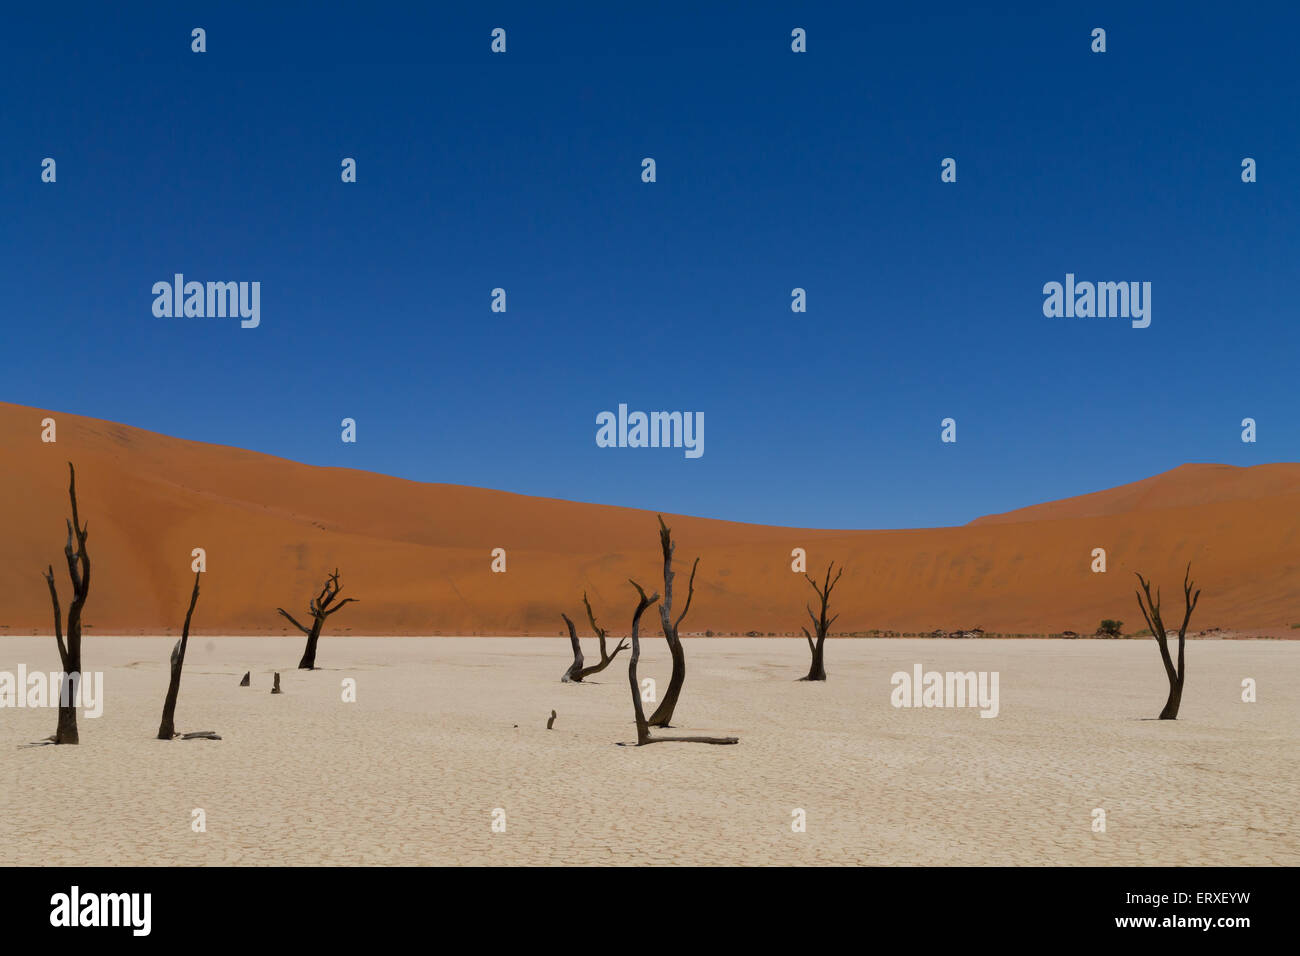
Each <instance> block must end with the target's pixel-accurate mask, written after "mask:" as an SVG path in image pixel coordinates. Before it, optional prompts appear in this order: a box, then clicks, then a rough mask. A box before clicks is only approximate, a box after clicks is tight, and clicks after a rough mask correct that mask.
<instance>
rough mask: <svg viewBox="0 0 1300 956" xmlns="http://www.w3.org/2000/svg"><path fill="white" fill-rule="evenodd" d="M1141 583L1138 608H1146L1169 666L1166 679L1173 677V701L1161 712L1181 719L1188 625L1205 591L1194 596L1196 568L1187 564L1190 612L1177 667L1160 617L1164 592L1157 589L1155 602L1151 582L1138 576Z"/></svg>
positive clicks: (1186, 614)
mask: <svg viewBox="0 0 1300 956" xmlns="http://www.w3.org/2000/svg"><path fill="white" fill-rule="evenodd" d="M1137 579H1138V583H1139V584H1141V585H1142V590H1141V591H1138V592H1135V593H1136V594H1137V599H1138V607H1139V608H1141V609H1142V616H1143V617H1144V618H1146V622H1147V627H1149V628H1150V629H1151V634H1152V635H1153V636H1154V637H1155V639H1156V643H1157V644H1158V645H1159V646H1160V660H1161V661H1163V662H1164V665H1165V676H1166V677H1168V678H1169V698H1168V699H1167V700H1166V701H1165V707H1164V710H1162V711H1160V719H1161V720H1177V719H1178V708H1179V706H1180V705H1181V704H1182V702H1183V679H1184V678H1185V677H1186V676H1187V672H1186V670H1185V669H1184V666H1183V644H1184V642H1185V640H1186V637H1187V623H1188V621H1190V620H1191V619H1192V611H1194V610H1196V602H1197V601H1199V600H1200V599H1201V591H1200V589H1199V588H1197V590H1196V593H1195V594H1193V593H1192V588H1193V587H1195V585H1194V584H1193V583H1192V565H1191V563H1190V562H1189V563H1188V565H1187V573H1186V574H1184V575H1183V600H1184V601H1185V602H1186V607H1187V610H1186V611H1185V612H1184V614H1183V624H1182V627H1180V628H1179V629H1178V666H1177V667H1176V668H1175V667H1174V662H1173V660H1172V658H1171V657H1170V656H1169V632H1168V631H1166V630H1165V622H1164V621H1163V620H1161V618H1160V589H1159V588H1156V597H1155V600H1154V601H1152V600H1151V583H1150V582H1149V581H1147V580H1146V579H1145V578H1143V577H1142V575H1141V574H1138V576H1137ZM1144 594H1145V595H1146V603H1143V595H1144Z"/></svg>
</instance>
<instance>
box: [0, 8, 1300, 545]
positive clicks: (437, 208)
mask: <svg viewBox="0 0 1300 956" xmlns="http://www.w3.org/2000/svg"><path fill="white" fill-rule="evenodd" d="M264 6H265V5H263V4H248V5H236V4H227V3H220V4H217V3H212V4H175V3H166V4H163V3H158V4H148V5H145V4H113V5H110V6H105V5H102V4H83V5H77V4H72V5H66V4H60V5H57V7H50V6H49V5H39V4H24V5H21V6H20V7H16V8H14V9H12V10H7V11H6V18H7V24H6V29H5V31H4V36H3V39H0V81H2V82H0V107H2V108H0V203H2V208H3V215H2V216H0V283H2V288H3V307H2V308H3V316H4V318H3V328H4V334H5V335H4V348H3V349H2V350H0V382H2V383H3V386H2V387H0V398H3V399H5V400H9V401H13V402H18V403H22V404H28V405H36V406H41V407H51V408H55V409H59V410H64V411H68V412H75V413H79V414H86V415H93V416H96V417H100V418H106V419H111V420H116V421H122V422H126V423H129V424H132V425H137V426H140V427H144V428H148V429H152V430H156V431H160V432H164V433H167V434H172V435H178V436H182V437H186V438H193V439H197V440H201V441H207V442H217V443H222V444H229V445H235V446H239V447H243V448H251V449H256V450H259V451H265V452H270V453H273V454H277V455H282V456H284V457H288V458H293V459H297V460H301V461H306V462H311V463H316V464H322V465H346V466H353V467H357V468H363V469H367V470H372V471H379V472H385V473H388V474H394V475H400V476H403V477H407V478H412V479H417V480H422V481H442V482H452V483H457V484H468V485H478V486H484V487H491V488H501V489H506V490H510V491H518V492H524V493H528V494H537V495H548V496H554V497H561V498H569V499H576V500H583V501H595V502H605V503H612V504H622V505H630V506H636V507H645V508H653V509H660V510H664V511H672V512H684V513H688V514H698V515H706V516H712V517H722V518H731V519H736V520H743V521H755V522H765V523H771V524H784V525H803V526H818V527H846V528H847V527H867V528H870V527H881V528H884V527H917V526H931V525H944V524H960V523H964V522H966V521H968V520H970V519H972V518H974V517H976V516H978V515H981V514H985V513H990V512H996V511H1002V510H1007V509H1010V508H1015V507H1020V506H1023V505H1027V504H1031V503H1034V502H1037V501H1043V500H1049V499H1053V498H1059V497H1064V496H1067V495H1073V494H1080V493H1084V492H1088V491H1092V490H1096V489H1099V488H1104V487H1109V486H1113V485H1116V484H1120V483H1123V482H1127V481H1133V480H1136V479H1139V478H1143V477H1146V476H1148V475H1151V474H1155V473H1157V472H1160V471H1164V470H1166V469H1169V468H1172V467H1174V466H1176V465H1179V464H1181V463H1183V462H1187V461H1218V462H1229V463H1234V464H1256V463H1260V462H1266V461H1283V460H1293V459H1295V458H1296V451H1295V449H1296V445H1297V440H1300V424H1298V423H1297V407H1296V402H1295V396H1296V382H1297V380H1298V378H1300V374H1298V370H1297V344H1300V343H1298V338H1300V333H1298V332H1297V324H1296V320H1297V314H1296V312H1297V310H1296V304H1297V295H1296V282H1297V280H1300V235H1298V234H1300V215H1298V213H1300V208H1298V204H1297V190H1298V189H1300V179H1298V177H1297V175H1296V172H1295V167H1296V165H1297V164H1298V163H1300V132H1298V128H1300V127H1298V126H1297V119H1298V118H1300V117H1298V113H1300V107H1297V103H1300V68H1298V67H1297V55H1296V49H1295V44H1296V42H1297V40H1296V37H1297V36H1300V14H1298V13H1296V12H1295V7H1294V5H1291V4H1281V3H1269V4H1252V5H1246V6H1242V5H1236V6H1233V5H1227V4H1216V5H1202V4H1185V3H1177V4H1173V3H1171V4H1163V5H1147V4H1142V5H1137V4H1130V3H1094V4H1080V3H1072V4H1060V5H1056V4H1024V5H1022V9H1021V10H1020V11H1019V12H1016V13H997V14H993V13H987V12H977V11H973V10H971V9H970V8H971V7H972V6H973V5H971V4H967V3H959V4H924V5H904V4H891V5H889V6H886V7H872V6H870V5H865V4H847V3H846V4H841V5H830V4H822V5H815V6H808V5H802V4H793V3H791V4H767V3H746V4H725V5H724V4H708V5H703V4H681V5H676V4H658V3H656V4H599V5H597V4H591V5H570V4H538V3H535V2H530V3H521V4H490V5H485V4H465V5H464V7H465V8H467V9H464V10H461V11H446V10H442V9H436V8H440V7H442V6H444V5H442V4H429V3H421V4H415V3H411V4H403V5H392V4H386V3H378V2H376V3H365V4H349V5H348V6H347V7H346V8H340V7H338V6H336V5H333V4H329V3H322V4H295V5H293V8H292V9H291V10H287V11H282V12H277V11H268V10H266V9H264V8H263V7H264ZM702 6H708V7H709V8H711V9H710V10H701V9H699V7H702ZM913 6H915V12H913V11H912V9H911V8H912V7H913ZM1139 6H1140V7H1141V9H1134V8H1136V7H1139ZM1215 7H1217V8H1218V9H1217V10H1216V9H1215ZM900 8H907V9H905V10H900ZM498 26H499V27H504V28H505V29H506V30H507V38H508V39H507V43H508V52H507V53H506V54H505V55H494V54H492V53H491V52H490V51H489V43H490V36H489V34H490V31H491V30H492V28H494V27H498ZM193 27H203V28H205V29H206V30H207V44H208V52H207V53H205V54H202V55H198V54H194V53H191V52H190V30H191V28H193ZM794 27H803V28H805V29H806V30H807V31H808V47H809V51H808V52H807V53H806V54H802V55H798V54H794V53H792V52H791V51H790V31H791V29H792V28H794ZM1094 27H1104V28H1105V29H1106V30H1107V47H1108V49H1107V52H1106V53H1105V54H1101V55H1098V54H1093V53H1092V52H1091V51H1090V43H1091V40H1090V32H1091V30H1092V29H1093V28H1094ZM46 156H50V157H54V158H55V159H56V160H57V163H58V167H57V172H58V181H57V183H55V184H53V185H49V184H44V183H42V182H41V181H40V163H41V160H42V159H43V158H44V157H46ZM345 156H350V157H355V158H356V160H357V162H358V182H357V183H355V184H348V185H345V184H343V183H342V182H340V177H339V173H340V162H341V160H342V158H343V157H345ZM646 156H651V157H654V158H655V159H656V161H657V164H658V181H657V182H656V183H653V184H644V183H642V182H641V179H640V171H641V167H640V163H641V160H642V158H643V157H646ZM947 156H951V157H954V158H955V159H956V160H957V162H958V181H957V183H956V184H943V183H941V182H940V178H939V173H940V160H941V159H942V158H944V157H947ZM1246 156H1250V157H1253V158H1255V159H1256V160H1257V162H1258V177H1259V181H1258V182H1257V183H1255V184H1252V185H1246V184H1243V183H1242V182H1241V177H1240V164H1241V160H1242V158H1243V157H1246ZM175 272H183V273H184V274H185V275H186V276H187V278H190V279H198V280H246V281H252V280H256V281H260V282H261V284H262V302H261V311H262V318H261V326H260V328H257V329H251V330H245V329H241V328H240V327H239V325H238V322H237V321H232V320H229V319H224V320H223V319H195V318H190V319H184V318H180V319H177V318H171V319H160V318H155V317H154V316H153V314H152V303H153V296H152V294H151V291H150V290H151V287H152V285H153V283H154V282H157V281H159V280H169V279H170V278H171V276H172V274H173V273H175ZM1066 272H1074V273H1075V274H1076V275H1077V276H1078V277H1079V278H1080V279H1092V280H1115V281H1119V280H1138V281H1150V282H1151V283H1152V286H1153V292H1152V298H1153V302H1152V305H1153V311H1152V324H1151V327H1150V328H1148V329H1145V330H1137V329H1133V328H1131V327H1130V326H1129V323H1128V322H1126V321H1124V320H1120V319H1049V318H1045V317H1044V316H1043V314H1042V302H1043V294H1042V291H1041V290H1042V286H1043V284H1044V283H1045V282H1048V281H1052V280H1056V281H1061V280H1063V279H1064V276H1065V273H1066ZM497 286H500V287H504V288H505V289H506V290H507V295H508V303H509V311H508V312H507V313H506V314H504V315H501V314H495V313H492V312H491V311H490V310H489V301H490V290H491V289H493V288H494V287H497ZM796 286H799V287H803V288H805V289H807V292H808V307H809V308H808V312H807V314H806V315H795V314H793V313H792V312H791V311H790V290H791V289H792V288H794V287H796ZM619 402H626V403H628V405H629V406H630V407H631V408H632V409H644V410H652V409H673V410H690V411H703V412H704V413H705V420H706V430H705V454H704V456H703V457H702V458H700V459H698V460H688V459H686V458H685V457H684V456H683V455H682V453H681V452H680V451H675V450H659V449H600V448H597V447H596V444H595V433H596V425H595V417H596V414H597V413H598V412H600V411H603V410H606V409H611V410H612V409H614V408H616V407H617V404H618V403H619ZM948 416H951V417H953V418H955V419H956V420H957V423H958V441H957V443H956V444H955V445H946V444H942V443H941V442H940V440H939V432H940V429H939V423H940V420H941V419H943V418H945V417H948ZM1247 416H1250V417H1253V418H1255V419H1256V420H1257V421H1258V423H1259V442H1258V443H1257V444H1254V445H1247V444H1243V443H1242V442H1241V440H1240V424H1239V423H1240V421H1241V419H1242V418H1243V417H1247ZM344 417H352V418H355V419H356V420H357V422H358V439H359V440H358V442H357V443H356V444H355V445H345V444H343V443H342V442H341V441H340V439H339V435H340V428H339V423H340V421H341V420H342V419H343V418H344Z"/></svg>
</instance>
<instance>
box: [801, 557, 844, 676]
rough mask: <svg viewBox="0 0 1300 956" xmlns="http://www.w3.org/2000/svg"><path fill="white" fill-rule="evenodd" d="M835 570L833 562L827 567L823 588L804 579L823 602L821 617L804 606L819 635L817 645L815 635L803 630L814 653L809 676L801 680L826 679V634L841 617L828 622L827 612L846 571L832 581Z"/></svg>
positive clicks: (810, 579) (809, 578)
mask: <svg viewBox="0 0 1300 956" xmlns="http://www.w3.org/2000/svg"><path fill="white" fill-rule="evenodd" d="M834 569H835V562H834V561H832V562H831V563H830V564H829V565H828V566H827V567H826V580H825V582H823V583H822V586H821V587H818V586H817V582H816V581H814V580H813V579H812V578H811V577H809V576H808V575H807V574H805V575H804V578H805V579H807V581H808V583H809V584H811V585H812V589H813V590H814V591H816V592H817V597H818V598H819V599H820V600H821V605H822V610H821V615H820V616H818V615H816V614H814V613H813V609H812V606H811V605H808V604H805V605H804V608H805V609H806V610H807V611H808V617H809V619H811V621H812V626H813V632H814V633H815V634H816V635H817V643H815V644H814V643H813V635H812V634H809V633H808V628H806V627H805V628H803V636H804V637H805V638H807V640H808V649H809V650H810V651H812V666H811V667H809V668H808V676H807V677H801V678H799V679H800V680H825V679H826V662H825V654H824V650H825V647H826V634H827V632H828V631H829V630H830V628H831V625H832V624H834V623H835V621H836V619H837V618H838V617H839V615H838V614H836V615H835V617H833V618H831V619H830V620H827V619H826V612H827V611H828V610H829V609H830V604H831V591H832V590H833V589H834V588H835V585H837V584H839V581H840V574H843V573H844V569H843V568H840V573H839V574H837V575H835V580H834V581H832V580H831V571H833V570H834Z"/></svg>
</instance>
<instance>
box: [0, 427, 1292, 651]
mask: <svg viewBox="0 0 1300 956" xmlns="http://www.w3.org/2000/svg"><path fill="white" fill-rule="evenodd" d="M47 414H52V415H54V417H55V418H56V419H57V421H58V442H57V444H42V443H41V442H40V440H39V436H40V424H39V423H40V420H41V419H42V418H43V417H45V416H46V415H47ZM0 454H3V456H4V461H5V468H4V469H3V471H2V472H0V498H2V499H3V501H4V502H5V503H6V504H5V533H4V534H3V535H0V634H5V633H11V634H12V633H31V632H32V631H33V630H34V629H35V630H39V631H40V632H48V631H49V629H50V627H51V624H50V620H51V614H50V608H49V604H48V600H49V599H48V594H47V593H46V591H45V587H44V583H43V582H42V581H41V579H40V574H39V572H40V571H41V570H42V569H43V568H44V567H45V566H46V565H47V564H50V563H53V564H55V565H57V564H58V561H59V559H60V557H61V548H62V544H63V522H64V517H65V515H66V513H67V490H66V486H67V473H66V465H65V461H67V460H68V459H72V460H74V461H75V462H76V464H77V473H78V479H79V480H78V489H79V495H80V497H81V502H82V509H83V514H84V516H85V518H86V519H87V520H88V521H89V523H90V528H91V538H90V552H91V559H92V561H93V562H94V568H95V572H94V581H93V584H92V588H91V594H90V600H89V602H88V604H87V622H88V624H89V625H90V626H91V628H92V630H90V631H89V633H91V634H94V633H133V632H144V633H168V632H175V630H176V629H178V628H179V625H180V621H181V619H182V617H183V616H184V610H185V602H186V600H187V597H188V594H189V587H190V585H189V579H190V571H189V560H190V559H189V554H190V550H191V549H192V548H194V547H204V548H206V549H207V553H208V560H209V565H208V566H209V574H208V577H207V579H206V580H205V582H204V587H203V598H202V601H201V602H200V605H199V609H198V612H197V614H196V617H195V632H196V633H250V634H265V633H287V627H286V622H284V621H283V620H282V619H280V618H279V617H278V616H277V615H276V614H275V608H276V607H277V606H284V607H286V608H287V609H289V610H290V611H294V609H295V608H297V609H299V610H301V609H302V608H303V607H304V606H305V604H306V601H307V599H308V597H309V596H310V595H311V594H314V593H315V591H316V589H318V588H319V586H320V584H321V581H322V575H323V573H324V571H325V570H326V569H327V568H333V567H334V566H336V565H337V566H339V567H340V568H341V569H342V572H343V583H344V587H345V592H344V593H345V594H348V595H352V596H355V597H359V598H361V600H362V603H360V604H357V605H351V606H349V607H347V608H346V609H345V610H344V611H342V612H341V613H339V614H338V615H336V616H335V617H333V618H331V619H330V622H329V627H328V629H327V631H326V639H328V637H329V635H331V634H333V635H338V634H346V633H355V634H435V633H441V634H475V633H479V634H544V635H557V634H559V633H561V629H562V627H563V625H562V623H561V621H560V617H559V615H560V612H561V611H568V612H569V613H570V614H571V615H575V614H578V613H579V612H580V611H581V596H582V592H583V591H584V590H586V591H588V592H590V594H591V597H592V602H593V604H594V606H595V610H596V613H597V614H598V615H599V617H600V618H601V620H602V622H604V623H605V624H606V625H607V626H609V627H610V628H611V629H612V631H613V633H622V632H625V630H626V627H627V621H628V618H629V616H630V614H631V610H632V604H631V602H629V600H628V595H629V593H630V588H629V587H628V585H627V583H626V580H627V578H628V577H629V576H635V577H637V578H638V579H640V580H642V581H643V582H645V583H646V584H648V585H649V584H651V583H653V582H654V581H655V580H656V579H657V577H658V566H659V557H658V541H657V537H656V533H655V532H656V527H657V526H656V523H655V516H654V513H653V512H651V511H638V510H634V509H630V508H614V507H606V506H600V505H590V504H579V503H573V502H567V501H558V500H554V499H546V498H530V497H526V496H522V495H515V494H509V493H506V492H500V491H489V490H484V489H477V488H464V487H458V486H454V485H440V484H420V483H416V482H411V481H405V480H402V479H398V478H391V477H386V476H383V475H375V474H370V473H366V472H360V471H352V470H348V469H339V468H317V467H311V466H308V465H302V464H297V463H294V462H291V461H286V460H284V459H280V458H274V457H271V456H267V455H261V454H256V453H253V452H248V451H241V450H238V449H234V448H226V447H221V446H216V445H205V444H200V443H196V442H189V441H184V440H181V439H175V438H167V437H164V436H161V435H157V434H154V433H152V432H146V431H142V430H139V429H135V428H131V427H128V426H125V425H116V424H112V423H108V422H101V421H97V420H95V419H89V418H81V417H78V416H75V415H68V414H61V413H47V412H44V411H40V410H37V409H31V408H24V407H21V406H16V405H6V404H0ZM899 480H900V481H904V480H906V479H905V476H900V478H899ZM647 504H653V503H652V502H647ZM666 517H667V518H668V520H669V522H670V523H671V525H672V527H673V532H674V537H675V539H676V540H677V543H678V544H677V557H678V559H679V560H685V561H689V560H691V559H692V558H694V556H696V555H700V556H701V558H702V560H701V562H700V571H699V578H698V581H697V594H696V599H695V603H694V605H693V606H692V609H691V614H690V617H689V618H688V619H687V620H686V622H685V623H684V625H683V628H684V630H685V631H688V632H692V633H698V632H703V631H705V630H708V629H711V630H713V631H717V632H737V633H742V634H743V633H745V632H747V631H751V630H752V631H758V632H760V633H764V634H766V633H768V632H775V633H786V632H794V633H798V628H799V626H800V624H801V623H802V616H803V606H804V602H805V601H806V600H807V599H808V598H809V597H810V594H811V592H810V591H809V589H808V586H807V584H806V582H804V581H803V580H802V579H801V578H800V577H799V576H798V575H796V574H792V573H791V571H790V551H791V549H792V548H794V547H803V548H806V549H807V551H808V556H809V562H810V568H811V569H814V570H815V569H819V568H822V567H824V566H825V563H826V562H827V561H829V560H832V559H834V560H835V561H837V562H839V563H842V564H844V565H846V567H847V569H848V570H847V571H846V573H845V577H844V580H843V581H842V582H841V586H840V588H839V589H838V590H837V591H836V592H835V597H836V607H835V610H836V611H838V612H839V613H840V615H841V616H840V619H839V621H838V623H837V625H836V627H837V629H841V630H844V631H850V632H851V631H863V632H865V631H867V630H869V629H871V628H880V629H891V630H897V631H912V632H928V631H931V630H933V629H936V628H942V629H945V630H955V629H959V628H973V627H983V628H985V629H986V630H988V631H998V632H1013V633H1015V632H1028V633H1044V634H1046V633H1055V632H1060V631H1064V630H1073V631H1078V632H1080V633H1091V632H1092V631H1093V630H1094V629H1095V628H1096V626H1097V624H1098V622H1099V621H1100V620H1101V619H1102V618H1118V619H1120V620H1123V621H1125V622H1126V624H1127V625H1128V626H1129V627H1130V628H1131V629H1136V627H1137V626H1138V622H1139V621H1140V616H1139V615H1138V611H1137V607H1136V602H1135V600H1134V597H1133V584H1134V578H1133V574H1132V572H1133V571H1134V570H1135V569H1140V570H1142V572H1143V573H1144V574H1146V575H1147V576H1149V577H1151V578H1153V579H1154V581H1155V582H1156V583H1157V584H1162V585H1163V586H1164V593H1165V596H1166V599H1167V600H1174V599H1176V598H1177V597H1178V596H1179V595H1178V583H1179V582H1180V581H1181V580H1182V573H1183V567H1184V565H1185V564H1186V563H1187V562H1188V561H1192V562H1193V564H1194V570H1195V573H1196V577H1197V579H1198V581H1199V582H1200V583H1201V584H1202V586H1203V587H1204V589H1205V594H1204V596H1203V598H1202V601H1201V606H1200V608H1199V609H1198V610H1197V614H1196V619H1195V620H1194V621H1193V625H1194V626H1196V627H1209V626H1219V627H1223V628H1234V629H1239V630H1247V631H1249V630H1250V629H1256V630H1258V629H1272V630H1273V631H1275V632H1278V633H1287V629H1288V626H1289V625H1290V624H1293V623H1300V465H1297V464H1273V465H1259V466H1256V467H1253V468H1235V467H1231V466H1227V465H1185V466H1183V467H1181V468H1177V469H1174V470H1173V471H1171V472H1168V473H1167V474H1164V475H1158V476H1156V477H1154V478H1149V479H1147V480H1145V481H1141V482H1137V483H1135V484H1132V485H1126V486H1123V487H1120V488H1115V489H1111V490H1109V491H1104V492H1099V493H1098V494H1095V495H1087V496H1084V497H1082V498H1072V499H1067V500H1065V501H1060V502H1053V503H1050V504H1043V505H1035V506H1032V507H1030V508H1026V509H1022V510H1020V511H1015V512H1010V513H1008V514H1005V515H993V516H989V517H987V518H981V519H979V520H977V521H975V522H972V523H971V524H970V525H967V526H965V527H958V528H938V529H930V530H920V531H818V530H799V529H789V528H770V527H762V526H757V525H745V524H738V523H734V522H727V521H713V520H706V519H700V518H689V517H679V516H672V515H668V516H666ZM495 547H503V548H506V549H507V554H508V569H509V570H508V571H507V573H506V574H492V573H490V571H489V565H490V553H491V550H492V549H493V548H495ZM1096 547H1104V548H1106V550H1107V552H1108V565H1109V569H1108V572H1107V573H1106V574H1093V573H1091V571H1090V570H1089V565H1090V561H1091V552H1092V549H1093V548H1096ZM300 619H301V618H300Z"/></svg>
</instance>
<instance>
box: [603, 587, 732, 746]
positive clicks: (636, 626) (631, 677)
mask: <svg viewBox="0 0 1300 956" xmlns="http://www.w3.org/2000/svg"><path fill="white" fill-rule="evenodd" d="M628 583H629V584H631V585H632V587H634V588H636V593H637V594H638V595H640V598H641V600H640V601H639V602H638V603H637V606H636V612H635V613H634V614H633V615H632V655H631V657H629V658H628V662H627V682H628V685H629V686H630V687H631V688H632V713H633V714H634V716H635V718H636V743H635V744H632V745H631V746H634V747H644V746H645V745H646V744H662V743H697V744H735V743H740V738H738V737H651V736H650V724H649V722H648V721H647V720H646V716H645V710H644V709H643V708H642V707H641V682H640V681H639V680H637V676H636V665H637V662H638V661H640V660H641V615H642V614H644V613H645V610H646V608H648V607H650V605H652V604H654V603H655V602H656V601H658V600H659V595H658V594H652V595H650V596H649V597H646V593H645V591H644V590H643V589H642V588H641V585H639V584H637V583H636V582H635V581H633V580H631V579H630V578H629V579H628ZM620 746H627V745H625V744H620Z"/></svg>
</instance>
